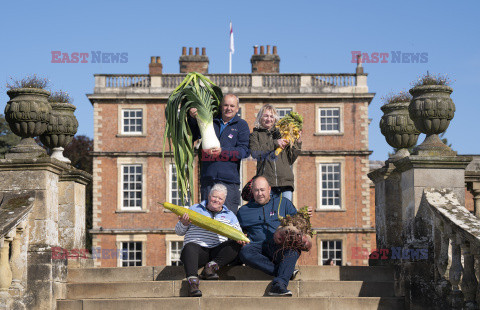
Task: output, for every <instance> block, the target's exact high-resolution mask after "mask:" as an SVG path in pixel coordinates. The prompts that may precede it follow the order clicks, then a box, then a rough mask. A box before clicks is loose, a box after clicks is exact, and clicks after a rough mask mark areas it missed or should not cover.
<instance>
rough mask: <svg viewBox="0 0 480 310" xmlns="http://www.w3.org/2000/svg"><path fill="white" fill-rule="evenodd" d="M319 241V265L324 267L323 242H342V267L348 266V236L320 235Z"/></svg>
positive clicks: (318, 234) (317, 237)
mask: <svg viewBox="0 0 480 310" xmlns="http://www.w3.org/2000/svg"><path fill="white" fill-rule="evenodd" d="M316 241H317V251H318V252H317V264H318V265H319V266H322V265H323V241H341V244H342V252H341V253H342V255H341V257H342V266H345V265H347V263H348V262H347V235H346V234H339V233H334V234H331V233H319V232H317V235H316Z"/></svg>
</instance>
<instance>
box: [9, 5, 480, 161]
mask: <svg viewBox="0 0 480 310" xmlns="http://www.w3.org/2000/svg"><path fill="white" fill-rule="evenodd" d="M46 3H48V5H46ZM479 11H480V2H479V1H475V0H472V1H461V2H457V3H455V4H453V2H451V1H395V2H394V1H363V2H360V1H303V0H297V1H226V0H224V1H188V0H187V1H168V2H167V1H141V0H139V1H131V2H130V1H98V0H97V1H78V2H66V1H49V2H43V1H15V2H13V1H8V2H2V4H1V5H0V12H1V13H2V14H1V15H2V17H1V18H0V29H2V30H3V31H2V39H3V40H2V41H3V44H2V48H1V49H0V82H1V87H0V109H1V111H3V110H4V108H5V104H6V102H7V101H8V96H7V95H6V93H5V91H6V89H5V86H4V84H5V82H7V80H8V78H9V77H10V76H13V77H23V76H25V75H29V74H33V73H36V74H38V75H42V76H46V77H48V78H49V79H50V80H51V83H52V85H53V89H56V90H58V89H62V90H66V91H68V92H69V93H70V94H71V96H72V97H73V98H74V100H75V101H74V104H75V105H76V106H77V111H76V112H75V113H76V116H77V118H78V119H79V122H80V127H79V131H78V134H84V135H87V136H90V137H93V108H92V106H91V104H90V102H89V101H88V100H87V98H86V96H85V94H87V93H92V92H93V87H94V78H93V74H95V73H138V74H146V73H148V62H149V60H150V56H161V58H162V63H163V66H164V67H163V69H164V72H165V73H178V72H179V65H178V58H179V56H180V53H181V48H182V46H192V47H196V46H198V47H206V49H207V55H208V56H209V58H210V67H209V71H210V73H227V72H228V43H229V37H228V34H229V22H230V20H231V21H232V22H233V27H234V34H235V54H234V56H233V72H234V73H250V72H251V65H250V57H251V55H252V53H253V48H252V46H253V45H267V44H269V45H277V46H278V53H279V55H280V57H281V63H280V71H281V72H282V73H353V72H354V70H355V64H352V63H351V62H350V60H351V51H362V52H367V53H373V52H378V53H381V52H386V53H389V54H391V52H392V51H401V52H402V53H428V62H427V63H391V56H390V57H389V62H388V63H371V64H368V63H367V64H364V67H365V71H366V72H367V73H368V74H369V76H368V85H369V88H370V91H371V92H375V93H376V96H375V98H374V100H373V101H372V103H371V105H370V111H369V115H370V117H371V118H372V123H371V125H370V136H369V138H370V149H371V150H373V151H374V153H373V154H372V156H371V159H386V157H387V156H388V155H387V153H388V152H389V151H390V150H391V148H390V147H389V146H388V144H387V143H386V142H385V139H384V137H383V136H382V135H381V134H380V130H379V128H378V123H379V121H380V117H381V115H382V113H381V111H380V106H381V97H382V96H384V95H385V94H387V93H389V92H392V91H395V92H397V91H401V90H408V89H409V88H410V82H411V81H413V80H415V79H416V78H417V77H418V76H419V75H421V74H423V73H425V72H426V71H427V70H429V71H430V72H431V73H447V74H449V75H450V76H451V77H452V79H453V80H455V81H454V83H453V85H452V87H453V89H454V92H453V94H452V99H453V100H454V102H455V104H456V107H457V112H456V114H455V118H454V119H453V121H452V123H451V125H450V127H449V129H448V131H447V134H446V137H447V138H448V140H449V142H450V143H452V144H453V148H454V149H455V150H457V151H458V152H459V153H460V154H479V153H480V143H478V141H479V140H480V138H475V136H477V134H478V132H480V121H478V120H477V119H478V117H479V116H480V102H479V99H478V97H475V96H474V94H475V91H477V89H478V87H479V86H480V74H479V73H480V40H479V37H480V23H479V21H478V18H479V17H478V12H479ZM51 51H62V52H67V53H73V52H78V53H82V52H85V53H89V54H90V53H91V51H102V52H114V53H117V52H119V53H120V52H127V53H128V62H127V63H115V64H112V63H110V64H109V63H103V64H102V63H91V62H89V63H76V64H74V63H71V64H67V63H60V64H58V63H51V59H52V58H51ZM89 59H91V58H89ZM419 141H420V142H421V141H423V137H421V138H420V140H419Z"/></svg>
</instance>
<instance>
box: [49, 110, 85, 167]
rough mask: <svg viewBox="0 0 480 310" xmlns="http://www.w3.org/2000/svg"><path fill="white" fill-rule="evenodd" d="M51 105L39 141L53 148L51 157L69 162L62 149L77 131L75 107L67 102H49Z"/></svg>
mask: <svg viewBox="0 0 480 310" xmlns="http://www.w3.org/2000/svg"><path fill="white" fill-rule="evenodd" d="M51 105H52V112H51V114H50V119H49V123H48V126H47V130H45V132H44V133H43V134H42V135H41V136H40V141H42V143H43V144H45V145H46V146H47V147H49V148H51V149H53V153H52V158H56V159H58V160H60V161H63V162H66V163H70V160H69V159H68V158H66V157H64V156H63V150H64V147H65V146H67V145H68V144H69V143H70V142H72V139H73V136H74V135H75V134H76V133H77V129H78V121H77V118H76V117H75V115H74V111H75V110H76V108H75V106H74V105H73V104H71V103H68V102H51Z"/></svg>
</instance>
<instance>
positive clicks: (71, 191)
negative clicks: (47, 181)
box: [58, 169, 91, 250]
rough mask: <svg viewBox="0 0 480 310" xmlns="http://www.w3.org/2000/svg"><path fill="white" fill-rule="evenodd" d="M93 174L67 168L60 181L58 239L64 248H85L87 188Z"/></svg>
mask: <svg viewBox="0 0 480 310" xmlns="http://www.w3.org/2000/svg"><path fill="white" fill-rule="evenodd" d="M90 181H91V176H90V175H89V174H88V173H86V172H84V171H81V170H77V169H74V170H65V171H64V172H63V173H62V175H61V176H60V181H59V183H58V189H59V193H60V195H59V197H58V239H59V246H60V247H62V248H64V249H68V250H71V249H84V248H85V236H86V233H85V188H86V186H87V184H88V183H89V182H90Z"/></svg>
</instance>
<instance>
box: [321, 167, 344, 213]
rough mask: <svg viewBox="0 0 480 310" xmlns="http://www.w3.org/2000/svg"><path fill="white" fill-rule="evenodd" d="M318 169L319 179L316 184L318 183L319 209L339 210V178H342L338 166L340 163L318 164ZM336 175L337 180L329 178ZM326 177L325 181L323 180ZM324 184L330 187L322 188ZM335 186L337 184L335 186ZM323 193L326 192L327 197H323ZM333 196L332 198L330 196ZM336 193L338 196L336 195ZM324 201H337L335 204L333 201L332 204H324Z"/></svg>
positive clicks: (340, 203) (340, 202)
mask: <svg viewBox="0 0 480 310" xmlns="http://www.w3.org/2000/svg"><path fill="white" fill-rule="evenodd" d="M319 165H320V167H319V174H320V175H319V179H318V183H319V188H318V190H319V191H320V203H321V204H320V207H321V208H341V206H342V201H341V200H342V197H341V193H342V188H341V178H342V175H341V173H342V172H341V166H340V163H320V164H319ZM329 169H330V170H333V169H335V170H338V171H324V170H329ZM337 175H338V180H336V179H332V178H331V177H332V176H333V177H336V176H337ZM325 176H326V177H327V179H326V180H324V177H325ZM324 183H329V184H332V187H324ZM335 184H338V186H337V185H335ZM324 192H327V196H326V197H324V196H323V194H324ZM332 193H333V194H334V196H332V195H331V194H332ZM337 193H338V196H337V195H336V194H337ZM324 200H338V203H336V202H335V201H332V203H333V204H330V203H328V204H326V205H325V204H324Z"/></svg>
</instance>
